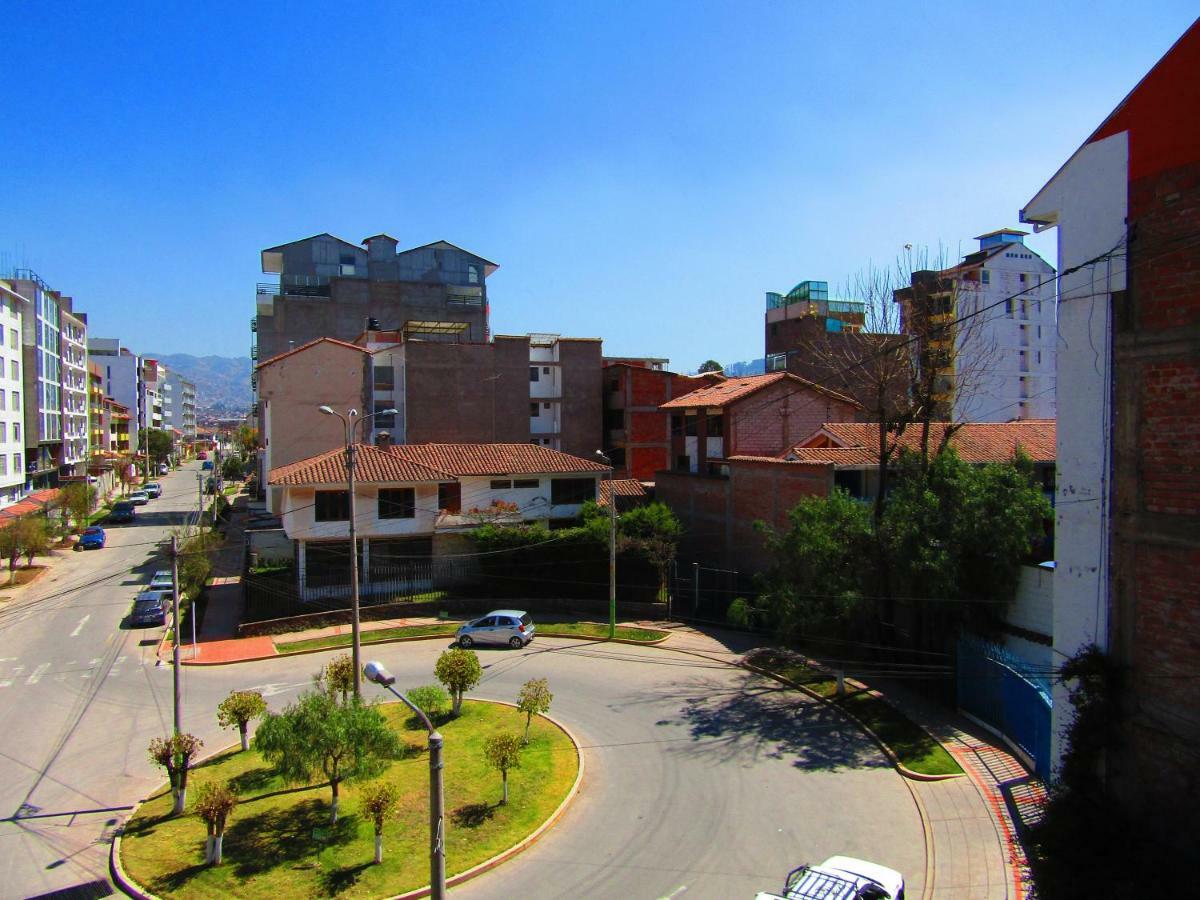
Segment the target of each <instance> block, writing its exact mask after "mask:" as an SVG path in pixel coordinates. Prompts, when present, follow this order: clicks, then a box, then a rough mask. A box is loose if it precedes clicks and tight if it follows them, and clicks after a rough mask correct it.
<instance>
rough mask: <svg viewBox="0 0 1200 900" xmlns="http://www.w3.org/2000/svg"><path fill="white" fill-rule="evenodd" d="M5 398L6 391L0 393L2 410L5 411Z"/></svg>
mask: <svg viewBox="0 0 1200 900" xmlns="http://www.w3.org/2000/svg"><path fill="white" fill-rule="evenodd" d="M5 396H6V395H5V393H4V391H0V409H5V408H6V407H5V403H4V397H5Z"/></svg>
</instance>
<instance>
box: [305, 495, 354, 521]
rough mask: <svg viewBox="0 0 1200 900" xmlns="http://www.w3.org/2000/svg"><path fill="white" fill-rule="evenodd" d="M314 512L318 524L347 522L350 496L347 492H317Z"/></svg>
mask: <svg viewBox="0 0 1200 900" xmlns="http://www.w3.org/2000/svg"><path fill="white" fill-rule="evenodd" d="M315 505H316V508H315V510H314V512H315V513H316V520H317V521H318V522H348V521H349V520H350V494H349V493H348V492H347V491H317V502H316V504H315Z"/></svg>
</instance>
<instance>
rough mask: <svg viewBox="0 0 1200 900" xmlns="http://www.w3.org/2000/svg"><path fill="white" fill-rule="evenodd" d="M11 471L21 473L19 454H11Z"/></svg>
mask: <svg viewBox="0 0 1200 900" xmlns="http://www.w3.org/2000/svg"><path fill="white" fill-rule="evenodd" d="M13 471H14V472H20V471H21V454H20V453H14V454H13Z"/></svg>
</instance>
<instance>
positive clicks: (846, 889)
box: [755, 856, 904, 900]
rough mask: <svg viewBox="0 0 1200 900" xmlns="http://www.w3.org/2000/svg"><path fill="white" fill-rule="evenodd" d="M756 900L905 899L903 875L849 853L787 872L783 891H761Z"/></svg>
mask: <svg viewBox="0 0 1200 900" xmlns="http://www.w3.org/2000/svg"><path fill="white" fill-rule="evenodd" d="M755 900H904V876H903V875H901V874H900V873H899V872H897V871H896V870H895V869H889V868H887V867H886V866H881V865H878V864H877V863H871V862H866V861H864V860H861V859H854V858H853V857H850V856H831V857H830V858H829V859H827V860H825V862H823V863H821V864H820V865H819V866H800V867H799V868H795V869H792V871H790V872H788V876H787V879H786V880H785V881H784V884H783V893H782V894H768V893H767V892H765V891H760V892H759V893H758V894H757V895H756V896H755Z"/></svg>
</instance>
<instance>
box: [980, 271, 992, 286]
mask: <svg viewBox="0 0 1200 900" xmlns="http://www.w3.org/2000/svg"><path fill="white" fill-rule="evenodd" d="M982 278H983V283H984V284H991V283H992V273H991V272H989V271H988V270H987V269H984V270H983V274H982Z"/></svg>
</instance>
